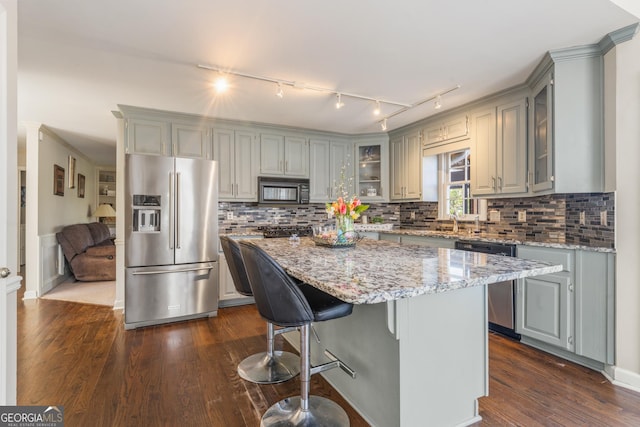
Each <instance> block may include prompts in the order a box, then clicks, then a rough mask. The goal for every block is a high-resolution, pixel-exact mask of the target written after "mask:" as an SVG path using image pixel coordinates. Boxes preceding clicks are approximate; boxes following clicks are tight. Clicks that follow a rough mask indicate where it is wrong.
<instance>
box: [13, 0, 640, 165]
mask: <svg viewBox="0 0 640 427" xmlns="http://www.w3.org/2000/svg"><path fill="white" fill-rule="evenodd" d="M613 1H615V3H618V4H621V5H622V6H623V7H627V10H631V11H632V12H636V13H637V16H640V10H638V9H640V7H638V5H637V4H634V2H636V1H637V0H612V1H609V0H561V1H559V0H535V1H514V0H457V1H453V0H452V1H443V0H422V1H415V0H413V1H406V0H401V1H395V2H390V1H388V0H351V1H344V0H325V1H314V2H312V1H310V0H270V1H257V0H234V1H219V0H182V1H174V0H162V1H161V0H135V1H131V0H109V1H108V2H105V1H87V0H48V1H41V0H20V1H19V2H18V118H19V120H20V121H32V122H38V123H43V124H45V125H47V126H48V127H49V128H50V129H52V130H53V131H55V132H56V133H58V135H60V136H61V137H62V138H64V139H65V140H66V141H68V142H69V143H70V144H71V145H73V146H75V147H76V148H77V149H78V150H80V151H81V152H82V153H84V154H85V155H87V156H88V157H89V158H91V159H92V160H93V161H94V162H95V163H97V164H115V139H116V123H115V119H114V117H113V115H112V113H111V111H113V110H115V109H117V105H118V104H126V105H134V106H140V107H148V108H154V109H160V110H169V111H177V112H183V113H193V114H200V115H206V116H211V117H220V118H228V119H236V120H248V121H254V122H263V123H273V124H283V125H288V126H296V127H302V128H309V129H318V130H324V131H332V132H339V133H345V134H362V133H372V132H379V131H380V125H379V123H378V121H379V120H380V118H376V117H374V116H373V114H372V110H373V102H371V101H363V100H357V99H349V98H345V99H343V101H344V102H345V107H344V108H342V109H340V110H336V108H335V96H334V95H331V94H325V93H319V92H314V91H310V90H302V89H295V88H291V87H286V86H285V87H284V92H285V93H284V97H283V98H282V99H280V98H278V97H276V96H275V92H276V85H275V84H274V83H267V82H262V81H256V80H252V79H246V78H241V77H233V76H230V77H232V79H231V84H232V88H231V90H230V91H228V92H227V93H225V94H224V95H216V94H215V93H214V91H213V89H212V87H211V83H212V82H213V80H214V79H215V78H216V77H217V73H215V72H211V71H207V70H203V69H200V68H198V67H197V64H206V65H213V66H219V67H221V68H223V69H227V70H231V71H235V72H240V73H248V74H254V75H260V76H266V77H271V78H275V79H281V80H286V81H292V82H302V83H305V84H307V85H313V86H319V87H323V88H328V89H332V90H335V91H337V92H349V93H355V94H359V95H364V96H368V97H371V98H381V99H388V100H393V101H397V102H400V103H407V104H413V103H416V102H418V101H420V100H423V99H425V98H429V97H431V96H434V95H436V94H438V93H440V92H442V91H444V90H446V89H449V88H451V87H454V86H456V85H460V88H459V89H457V90H455V91H453V92H451V93H449V94H447V95H445V96H444V97H443V99H442V101H443V108H442V110H439V111H444V110H446V109H449V108H452V107H455V106H458V105H462V104H464V103H466V102H469V101H471V100H474V99H477V98H480V97H482V96H484V95H487V94H490V93H493V92H496V91H499V90H501V89H505V88H508V87H511V86H514V85H517V84H520V83H522V82H524V80H525V79H526V78H527V76H528V75H529V74H530V73H531V71H532V70H533V68H534V67H535V65H536V64H537V63H538V62H539V61H540V60H541V59H542V57H543V55H544V53H545V52H546V51H548V50H552V49H559V48H566V47H571V46H578V45H585V44H592V43H597V42H598V41H599V40H600V39H601V38H602V37H603V36H604V35H605V34H607V33H609V32H611V31H613V30H616V29H619V28H622V27H624V26H627V25H630V24H632V23H635V22H637V21H638V18H637V17H636V16H634V15H632V14H631V13H628V12H626V11H625V10H623V9H622V8H620V7H619V6H617V5H616V4H615V3H614V2H613ZM639 3H640V2H639ZM634 8H635V9H636V10H633V9H634ZM398 108H399V107H393V106H390V105H385V104H383V105H382V116H380V117H383V116H384V115H389V114H391V113H393V112H394V111H396V110H397V109H398ZM435 112H436V110H434V108H433V103H431V102H428V103H425V104H423V105H421V106H419V107H416V108H413V109H411V110H409V111H407V112H405V113H402V114H400V115H398V116H395V117H393V118H391V119H389V121H388V130H392V129H394V128H398V127H400V126H403V125H406V124H408V123H411V122H414V121H416V120H419V119H421V118H424V117H427V116H429V115H432V114H434V113H435Z"/></svg>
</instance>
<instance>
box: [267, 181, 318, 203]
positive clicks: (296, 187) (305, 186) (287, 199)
mask: <svg viewBox="0 0 640 427" xmlns="http://www.w3.org/2000/svg"><path fill="white" fill-rule="evenodd" d="M258 203H260V204H265V205H303V204H307V203H309V180H308V179H299V178H278V177H270V176H259V177H258Z"/></svg>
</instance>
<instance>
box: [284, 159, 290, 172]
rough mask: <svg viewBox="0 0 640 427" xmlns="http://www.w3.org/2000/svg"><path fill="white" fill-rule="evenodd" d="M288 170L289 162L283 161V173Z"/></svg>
mask: <svg viewBox="0 0 640 427" xmlns="http://www.w3.org/2000/svg"><path fill="white" fill-rule="evenodd" d="M288 170H289V160H285V161H284V171H285V172H287V171H288Z"/></svg>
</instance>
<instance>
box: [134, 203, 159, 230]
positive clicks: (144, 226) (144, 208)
mask: <svg viewBox="0 0 640 427" xmlns="http://www.w3.org/2000/svg"><path fill="white" fill-rule="evenodd" d="M161 213H162V210H161V208H160V196H150V195H146V194H145V195H141V194H135V195H134V196H133V218H132V220H133V221H132V225H133V231H134V232H138V233H157V232H159V231H160V228H161V227H160V225H161V221H160V218H161Z"/></svg>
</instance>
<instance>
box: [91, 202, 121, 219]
mask: <svg viewBox="0 0 640 427" xmlns="http://www.w3.org/2000/svg"><path fill="white" fill-rule="evenodd" d="M93 216H95V217H96V218H103V217H105V216H116V211H115V210H113V208H112V207H111V205H107V204H103V205H100V206H98V209H96V211H95V212H94V213H93Z"/></svg>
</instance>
